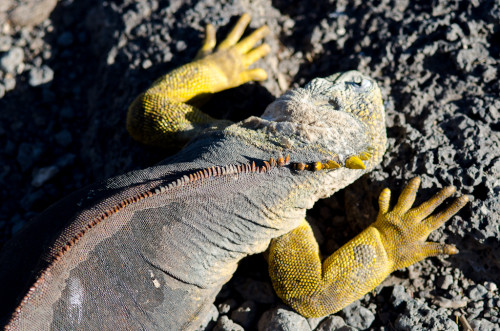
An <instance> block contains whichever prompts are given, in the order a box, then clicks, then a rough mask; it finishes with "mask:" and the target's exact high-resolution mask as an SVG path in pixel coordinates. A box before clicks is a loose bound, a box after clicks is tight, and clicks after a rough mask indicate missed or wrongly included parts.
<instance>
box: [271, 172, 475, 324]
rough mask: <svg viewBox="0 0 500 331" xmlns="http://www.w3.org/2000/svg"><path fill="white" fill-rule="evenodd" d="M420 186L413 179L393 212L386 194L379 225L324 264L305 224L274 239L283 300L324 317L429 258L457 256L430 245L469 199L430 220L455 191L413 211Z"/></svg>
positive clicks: (276, 280)
mask: <svg viewBox="0 0 500 331" xmlns="http://www.w3.org/2000/svg"><path fill="white" fill-rule="evenodd" d="M419 184H420V179H419V178H418V177H417V178H414V179H412V180H411V181H410V182H409V184H408V185H407V186H406V188H405V189H404V190H403V192H402V193H401V196H400V197H399V200H398V203H397V204H396V206H395V207H394V209H393V210H392V211H389V201H390V190H389V189H385V190H383V191H382V193H381V194H380V198H379V204H380V213H379V215H378V217H377V220H376V222H375V223H373V224H372V225H371V226H369V227H368V228H367V229H366V230H364V231H363V232H361V233H360V234H359V235H357V236H356V237H355V238H353V239H352V240H351V241H349V242H348V243H347V244H345V245H344V246H342V247H341V248H340V249H338V250H337V251H336V252H335V253H333V254H332V255H331V256H329V257H328V258H327V259H325V260H324V261H323V262H322V259H321V257H320V253H319V248H318V244H317V243H316V239H315V238H314V235H313V233H312V230H311V228H310V226H309V224H308V223H307V222H306V221H305V220H304V221H303V222H302V223H301V224H300V226H299V227H297V228H296V229H294V230H292V231H291V232H289V233H287V234H285V235H282V236H280V237H278V238H276V239H273V240H272V241H271V245H270V246H269V255H268V263H269V274H270V276H271V280H272V282H273V286H274V289H275V290H276V293H277V294H278V296H279V297H280V298H281V299H283V301H284V302H285V303H287V304H288V305H290V306H291V307H292V308H294V309H295V310H297V311H298V312H299V313H300V314H302V315H303V316H305V317H320V316H325V315H328V314H332V313H335V312H337V311H339V310H341V309H342V308H344V307H346V306H347V305H349V304H351V303H352V302H353V301H355V300H357V299H359V298H360V297H362V296H363V295H365V294H366V293H368V292H369V291H371V290H372V289H373V288H375V287H376V286H377V285H378V284H380V283H381V282H382V281H383V280H384V279H385V278H386V277H387V276H388V275H389V274H390V273H391V272H392V271H394V270H397V269H400V268H403V267H406V266H409V265H411V264H413V263H415V262H417V261H420V260H422V259H424V258H426V257H429V256H436V255H439V254H456V253H457V252H458V250H457V249H456V248H455V246H453V245H447V244H439V243H431V242H426V239H427V237H428V236H429V234H430V233H431V232H432V231H433V230H435V229H436V228H438V227H439V226H441V225H442V224H443V223H444V222H446V221H447V220H448V219H449V218H450V217H451V216H453V215H454V214H456V213H457V212H458V211H459V210H460V208H462V207H463V206H464V205H465V204H466V203H467V201H468V197H467V196H462V197H459V198H457V199H456V200H455V201H454V202H453V203H452V204H451V205H450V206H449V207H448V208H446V209H445V210H444V211H441V212H438V213H436V214H434V215H431V214H432V212H433V211H434V210H435V209H436V208H437V207H438V206H439V205H441V203H443V201H444V200H445V199H446V198H448V197H449V196H450V195H452V194H453V192H455V188H454V187H453V186H449V187H446V188H443V189H442V190H441V191H440V192H439V193H438V194H436V195H435V196H434V197H432V198H431V199H430V200H428V201H427V202H424V203H423V204H421V205H420V206H418V207H416V208H413V209H410V208H411V206H412V205H413V202H414V201H415V196H416V192H417V189H418V186H419ZM429 215H431V216H429Z"/></svg>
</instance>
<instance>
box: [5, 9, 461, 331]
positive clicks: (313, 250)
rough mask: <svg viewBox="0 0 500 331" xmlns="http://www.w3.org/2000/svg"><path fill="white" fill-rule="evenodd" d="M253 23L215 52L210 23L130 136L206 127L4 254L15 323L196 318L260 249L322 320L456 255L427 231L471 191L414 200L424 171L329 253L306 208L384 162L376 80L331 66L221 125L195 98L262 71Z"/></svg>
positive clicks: (42, 223) (164, 326)
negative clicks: (402, 273)
mask: <svg viewBox="0 0 500 331" xmlns="http://www.w3.org/2000/svg"><path fill="white" fill-rule="evenodd" d="M249 19H250V18H249V16H248V15H243V16H242V18H241V19H240V20H239V21H238V23H237V24H236V27H235V29H234V30H233V31H232V32H231V33H230V34H229V36H228V38H227V39H226V40H224V41H223V42H222V43H221V44H220V45H219V46H218V48H217V49H216V50H215V51H213V50H214V46H215V37H214V36H215V31H214V29H213V28H212V27H211V26H208V27H207V38H206V40H205V43H204V46H203V47H202V50H201V51H200V53H199V55H198V58H197V60H195V61H194V62H192V63H190V64H187V65H185V66H183V67H181V68H179V69H176V70H174V71H172V72H171V73H169V74H167V75H165V76H164V77H162V78H161V79H159V80H158V81H157V82H156V83H154V84H153V86H152V87H151V88H150V89H149V90H147V91H146V92H145V93H143V94H141V95H140V96H139V97H138V98H137V99H136V100H135V101H134V102H133V103H132V105H131V107H130V109H129V115H128V121H127V126H128V129H129V131H130V132H131V134H132V135H133V137H135V138H136V139H139V140H141V141H143V142H145V143H149V144H154V145H157V144H159V145H161V144H165V143H168V142H172V141H174V140H178V139H181V140H184V141H185V140H186V139H187V138H188V136H189V135H190V134H198V135H197V137H196V139H193V140H192V141H190V142H189V143H188V144H187V145H186V146H185V148H184V149H182V150H181V151H180V152H179V153H177V154H176V155H173V156H171V157H170V158H167V159H166V160H164V161H163V162H161V163H160V164H158V165H155V166H153V167H150V168H147V169H140V170H137V171H133V172H130V173H127V174H123V175H121V176H117V177H114V178H111V179H108V180H106V181H103V182H101V183H97V184H94V185H92V186H90V187H87V188H84V189H82V190H80V191H78V192H75V193H74V194H71V195H69V196H68V197H67V198H66V199H64V200H62V201H60V202H59V203H58V204H56V205H54V206H52V207H51V208H49V209H48V210H46V211H45V212H43V213H41V214H40V215H39V216H38V217H37V218H36V219H35V220H33V221H32V222H30V223H31V224H30V226H29V227H27V228H26V229H23V230H22V231H21V232H20V233H19V236H18V238H17V240H13V241H11V242H10V243H8V244H7V245H6V248H5V249H4V250H2V252H0V265H2V266H7V267H6V268H0V293H2V299H3V300H4V301H5V302H7V304H10V305H11V307H8V310H9V311H8V312H3V311H0V314H1V315H0V319H3V318H4V316H3V315H7V314H8V315H7V316H5V318H6V319H8V320H7V321H6V322H7V323H8V325H7V327H6V328H7V330H37V331H38V330H48V329H56V330H74V329H75V330H102V329H113V330H143V329H146V330H150V329H161V330H178V329H183V330H185V329H188V330H192V329H196V328H197V327H198V326H199V325H201V324H202V322H203V318H204V317H205V316H206V315H207V313H208V311H209V310H210V307H211V305H212V303H213V302H214V300H215V296H216V294H217V293H218V292H219V291H220V289H221V287H222V286H223V284H225V283H226V282H227V281H228V280H229V279H230V278H231V276H232V274H233V273H234V271H235V270H236V268H237V265H238V262H239V261H240V260H241V259H242V258H244V257H245V256H247V255H249V254H256V253H261V252H264V251H266V250H267V256H268V262H269V272H270V275H271V279H272V282H273V286H274V288H275V289H276V292H277V293H278V295H279V296H280V297H281V298H282V299H283V301H284V302H286V303H287V304H289V305H290V306H292V307H293V308H294V309H296V310H297V311H298V312H300V313H301V314H302V315H304V316H306V317H314V316H323V315H327V314H330V313H333V312H336V311H338V310H339V309H342V308H343V307H345V306H346V305H348V304H350V303H351V302H352V301H354V300H356V299H357V298H359V297H361V296H362V295H364V294H365V293H366V292H368V291H370V290H371V289H372V288H373V287H375V286H376V285H377V284H379V283H380V282H381V281H382V280H383V279H384V278H385V277H386V276H387V275H388V274H389V273H390V272H392V271H393V270H396V269H399V268H403V267H406V266H408V265H410V264H412V263H414V262H417V261H419V260H421V259H423V258H425V257H428V256H435V255H438V254H455V253H457V250H456V248H455V247H454V246H452V245H444V244H438V243H429V242H426V241H425V240H426V238H427V236H428V235H429V234H430V233H431V232H432V231H433V230H434V229H436V228H437V227H439V226H440V225H442V224H443V223H444V222H445V221H446V220H447V219H449V218H450V217H451V216H452V215H453V214H455V213H456V212H457V211H458V210H459V209H460V208H461V207H462V206H463V205H464V204H465V203H466V202H467V197H461V198H458V199H456V200H455V202H453V203H452V204H451V205H450V207H448V208H447V209H445V210H444V211H442V212H440V213H437V214H434V215H431V214H432V213H433V211H434V209H435V208H436V207H437V206H439V205H440V204H441V203H442V202H443V200H444V199H446V198H447V197H449V196H450V195H451V194H452V193H453V192H454V190H455V189H454V188H453V187H447V188H444V189H443V190H442V191H441V192H440V193H438V194H437V195H436V196H434V197H433V198H431V199H430V200H429V201H428V202H425V203H423V204H422V205H420V206H419V207H417V208H413V209H410V208H411V205H412V204H413V202H414V199H415V194H416V191H417V187H418V185H419V182H420V180H419V179H418V178H416V179H413V180H412V181H411V182H410V183H409V185H408V186H407V187H406V188H405V189H404V191H403V193H402V194H401V196H400V198H399V201H398V203H397V204H396V206H395V207H394V209H393V210H392V211H389V200H390V191H389V190H387V189H386V190H384V191H382V194H381V195H380V199H379V204H380V214H379V215H378V218H377V220H376V221H375V223H373V224H372V225H370V226H369V227H368V228H367V229H366V230H365V231H363V232H362V233H360V234H359V235H358V236H357V237H355V238H354V239H353V240H351V241H350V242H348V243H347V244H346V245H344V246H343V247H341V248H340V249H339V250H338V251H337V252H335V253H334V254H333V255H331V256H330V257H327V258H326V259H325V260H324V261H322V259H321V257H320V255H319V250H318V245H317V243H316V240H315V239H314V236H313V234H312V231H311V229H310V227H309V225H308V224H307V223H306V222H305V221H304V217H305V214H306V209H308V208H311V207H312V206H313V204H314V203H315V202H316V201H317V200H318V199H319V198H323V197H327V196H330V195H331V194H333V193H334V192H335V191H337V190H340V189H342V188H343V187H345V186H347V185H349V184H350V183H352V182H353V181H354V180H356V179H357V178H359V177H360V176H362V175H363V174H365V173H366V172H368V171H370V170H371V169H373V168H374V167H376V166H377V165H378V164H379V163H380V161H381V159H382V156H383V154H384V152H385V149H386V133H385V123H384V108H383V103H382V98H381V94H380V90H379V89H378V87H377V84H376V82H375V81H373V80H372V79H370V78H369V77H365V76H363V75H362V74H360V73H359V72H355V71H351V72H346V73H341V74H335V75H332V76H329V77H326V78H316V79H313V80H312V81H311V82H309V83H308V84H307V85H306V86H305V87H304V88H296V89H293V90H290V91H288V92H287V93H285V94H284V95H283V96H281V97H280V98H278V99H276V100H275V101H274V102H273V103H272V104H270V105H269V106H268V107H267V108H266V110H265V112H264V113H263V115H262V116H261V117H250V118H249V119H247V120H245V121H242V122H239V123H235V124H230V123H228V122H221V121H215V122H214V120H213V119H211V118H210V117H208V116H206V115H204V114H203V113H202V112H201V111H199V110H198V109H197V108H196V107H195V106H194V105H195V104H196V103H197V102H198V101H199V98H200V97H203V96H205V95H206V94H210V93H215V92H217V91H221V90H224V89H227V88H231V87H234V86H237V85H239V84H242V83H244V82H247V81H249V80H261V79H265V77H266V74H265V72H264V70H262V69H248V67H249V65H250V64H252V63H253V62H255V61H256V60H257V59H259V58H260V57H262V56H264V55H265V54H266V53H267V52H268V50H269V47H268V46H267V45H265V44H264V45H261V46H258V47H256V48H252V47H253V45H254V44H256V42H258V41H259V40H260V39H261V38H262V37H263V35H265V33H266V31H267V28H266V27H263V28H260V29H258V30H256V31H255V32H254V33H252V34H250V36H249V37H247V38H245V39H243V40H242V41H239V42H238V40H239V39H240V37H241V35H242V33H243V31H244V30H245V27H246V25H247V24H248V21H249ZM151 124H153V125H152V128H151ZM204 128H206V129H204ZM288 155H289V158H288ZM285 156H286V157H285ZM273 158H274V159H273ZM267 160H269V161H267ZM20 252H22V254H19V253H20ZM16 300H17V301H16ZM14 301H16V302H14ZM3 310H5V309H3ZM2 322H3V321H1V320H0V323H2Z"/></svg>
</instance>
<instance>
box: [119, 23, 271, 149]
mask: <svg viewBox="0 0 500 331" xmlns="http://www.w3.org/2000/svg"><path fill="white" fill-rule="evenodd" d="M249 22H250V16H249V15H248V14H245V15H243V16H242V17H241V18H240V19H239V21H238V23H237V24H236V27H235V28H234V29H233V30H232V31H231V32H230V34H229V35H228V36H227V38H226V39H225V40H224V41H223V42H222V43H220V44H219V46H218V47H217V49H215V50H214V47H215V43H216V42H215V29H214V28H213V26H212V25H208V26H207V27H206V31H205V35H206V37H205V41H204V44H203V47H202V48H201V50H200V51H199V52H198V55H197V57H196V59H195V61H193V62H191V63H188V64H186V65H184V66H182V67H180V68H177V69H175V70H173V71H172V72H170V73H168V74H166V75H165V76H163V77H161V78H160V79H158V80H156V81H155V82H154V83H153V85H152V86H151V87H150V88H149V89H148V90H147V91H146V92H144V93H142V94H140V95H139V96H138V97H137V98H136V99H135V100H134V101H133V102H132V104H131V105H130V107H129V111H128V115H127V129H128V131H129V133H130V135H131V136H132V137H133V138H134V139H136V140H138V141H141V142H143V143H145V144H149V145H159V146H164V145H165V143H167V144H168V143H172V142H173V141H174V140H181V141H185V140H187V139H188V138H190V137H192V136H194V135H195V134H197V133H198V132H199V131H200V130H202V129H204V128H206V127H207V126H217V127H224V126H225V125H227V124H228V122H227V121H216V120H215V119H213V118H211V117H210V116H208V115H206V114H204V113H203V112H201V111H200V110H198V109H197V108H196V107H195V106H194V105H193V104H196V101H198V100H199V99H200V98H203V97H204V96H206V95H207V94H212V93H217V92H220V91H223V90H226V89H229V88H232V87H236V86H239V85H241V84H244V83H246V82H249V81H260V80H265V79H267V73H266V72H265V71H264V70H263V69H248V67H249V66H250V65H251V64H252V63H254V62H255V61H257V60H258V59H259V58H261V57H262V56H265V55H266V54H267V53H269V50H270V49H269V46H268V45H267V44H263V45H261V46H259V47H257V48H253V46H254V45H255V43H256V42H258V41H259V40H260V39H262V38H263V37H264V36H265V35H266V34H268V33H269V29H268V28H267V27H266V26H263V27H261V28H260V29H257V30H255V31H254V32H253V33H252V34H251V35H249V36H248V37H246V38H245V39H243V40H241V41H240V42H238V43H237V41H238V40H239V39H240V37H241V36H242V35H243V32H244V31H245V28H246V26H247V25H248V23H249ZM252 48H253V49H252Z"/></svg>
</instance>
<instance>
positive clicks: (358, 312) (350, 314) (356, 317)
mask: <svg viewBox="0 0 500 331" xmlns="http://www.w3.org/2000/svg"><path fill="white" fill-rule="evenodd" d="M342 315H343V316H344V320H345V322H346V323H347V324H348V325H350V326H353V327H355V328H358V329H362V330H364V329H368V328H369V327H370V326H371V325H372V323H373V321H374V320H375V315H374V314H373V313H372V312H371V311H370V310H368V309H367V308H365V307H362V306H361V305H360V304H359V301H356V302H354V303H352V304H351V305H349V306H347V307H345V308H344V309H343V310H342Z"/></svg>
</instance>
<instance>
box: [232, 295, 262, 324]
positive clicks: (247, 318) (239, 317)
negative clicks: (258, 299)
mask: <svg viewBox="0 0 500 331" xmlns="http://www.w3.org/2000/svg"><path fill="white" fill-rule="evenodd" d="M256 310H257V305H256V304H255V302H253V301H250V300H248V301H245V302H243V304H242V305H241V306H240V307H238V308H236V310H234V311H233V312H232V313H231V319H232V320H233V321H235V322H236V323H238V324H240V325H241V326H243V327H244V328H245V329H248V328H249V327H250V325H251V324H252V323H253V321H254V320H255V317H256V316H257V311H256Z"/></svg>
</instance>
